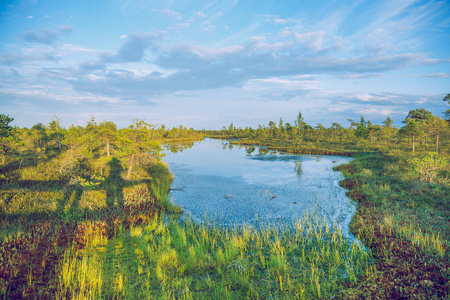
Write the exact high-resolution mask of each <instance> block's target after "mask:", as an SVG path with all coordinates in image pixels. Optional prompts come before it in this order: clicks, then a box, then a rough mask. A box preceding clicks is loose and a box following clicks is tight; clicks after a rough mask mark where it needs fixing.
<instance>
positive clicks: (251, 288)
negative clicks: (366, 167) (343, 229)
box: [58, 217, 371, 299]
mask: <svg viewBox="0 0 450 300" xmlns="http://www.w3.org/2000/svg"><path fill="white" fill-rule="evenodd" d="M289 228H290V229H289ZM88 244H89V243H88ZM65 257H67V258H66V259H65V260H64V262H63V264H62V270H63V272H62V274H61V275H60V287H59V292H58V297H60V298H64V297H68V295H70V296H71V297H75V298H78V299H110V298H119V299H147V298H165V299H171V298H186V299H211V298H215V299H223V298H227V299H242V298H269V297H272V298H290V299H308V298H309V299H311V298H331V297H339V296H342V295H341V294H340V292H341V289H342V287H343V283H344V282H346V281H349V282H356V280H357V278H358V276H360V275H362V274H367V273H369V272H370V271H371V267H370V257H371V255H370V252H367V251H366V250H365V249H363V248H362V247H361V246H360V245H359V244H358V243H353V244H350V243H349V241H348V240H347V239H346V238H345V237H343V236H342V234H341V233H340V231H339V230H337V229H336V228H335V229H334V230H330V229H329V227H328V226H327V224H324V223H323V222H321V221H314V220H313V219H311V218H308V217H306V218H304V219H300V220H298V221H297V222H296V223H295V224H291V225H290V226H286V224H284V225H273V224H272V225H268V226H264V227H262V229H254V228H250V227H235V228H228V229H225V228H218V227H215V226H207V225H198V224H195V223H192V222H191V221H190V220H187V221H184V222H179V221H175V220H172V221H168V222H164V221H163V218H155V220H154V221H153V222H151V223H149V224H147V225H145V226H134V227H132V228H130V231H129V232H122V233H121V234H119V235H118V237H117V238H114V239H111V240H108V241H107V243H106V244H104V245H102V246H101V247H98V245H95V244H92V245H91V246H89V247H87V248H85V249H83V250H82V251H75V252H72V250H68V252H67V254H66V256H65ZM76 257H79V259H75V258H76ZM87 262H89V268H86V267H85V266H86V264H87ZM94 296H95V297H94Z"/></svg>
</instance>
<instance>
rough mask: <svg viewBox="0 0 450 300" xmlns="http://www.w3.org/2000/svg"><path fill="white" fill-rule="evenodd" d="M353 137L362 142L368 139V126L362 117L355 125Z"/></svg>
mask: <svg viewBox="0 0 450 300" xmlns="http://www.w3.org/2000/svg"><path fill="white" fill-rule="evenodd" d="M355 136H356V137H357V138H359V139H362V140H367V139H368V138H369V130H368V124H367V122H366V120H365V119H364V117H363V116H361V118H360V120H359V123H358V124H357V125H356V131H355Z"/></svg>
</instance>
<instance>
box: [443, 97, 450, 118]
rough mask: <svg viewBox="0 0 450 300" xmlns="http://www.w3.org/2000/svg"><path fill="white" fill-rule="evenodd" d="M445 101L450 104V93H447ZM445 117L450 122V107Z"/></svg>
mask: <svg viewBox="0 0 450 300" xmlns="http://www.w3.org/2000/svg"><path fill="white" fill-rule="evenodd" d="M442 100H443V101H444V102H447V104H448V105H450V94H447V95H446V96H445V97H444V99H442ZM444 119H446V120H447V122H449V123H450V109H447V110H446V111H445V112H444Z"/></svg>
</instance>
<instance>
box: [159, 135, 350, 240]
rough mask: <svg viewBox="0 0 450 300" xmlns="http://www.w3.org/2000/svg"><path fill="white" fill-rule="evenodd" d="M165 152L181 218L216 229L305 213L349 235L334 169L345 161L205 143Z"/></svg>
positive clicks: (211, 141)
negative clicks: (182, 210)
mask: <svg viewBox="0 0 450 300" xmlns="http://www.w3.org/2000/svg"><path fill="white" fill-rule="evenodd" d="M189 147H190V148H186V149H182V147H180V146H178V147H175V146H173V147H172V150H174V148H176V150H175V151H176V153H174V152H172V151H170V150H169V149H167V150H166V157H165V158H164V159H163V160H164V161H166V162H167V163H168V165H169V170H170V172H171V173H172V174H173V175H174V180H173V183H172V189H173V190H172V191H171V198H172V200H173V202H174V203H175V204H177V205H180V206H181V207H182V208H183V209H184V211H185V214H186V215H189V216H190V217H191V218H192V219H193V220H195V221H198V222H210V223H215V224H217V225H240V224H249V225H255V224H260V223H261V222H262V223H269V222H270V223H279V222H287V223H289V222H291V221H292V219H294V220H295V219H298V218H299V217H302V216H303V215H304V214H305V213H306V214H308V215H309V216H312V217H315V218H317V219H321V220H323V219H325V221H326V222H327V223H328V224H330V226H331V225H332V224H334V225H336V226H338V227H339V228H341V230H342V232H343V234H344V235H347V236H348V224H349V223H350V220H351V218H352V216H353V214H354V213H355V211H356V206H355V203H354V202H352V201H351V200H350V199H349V198H348V197H347V196H346V195H345V190H344V189H343V188H341V187H340V186H339V180H341V179H342V178H343V176H342V174H341V173H339V172H337V171H333V166H337V165H340V164H343V163H347V162H349V161H350V160H351V158H349V157H341V156H318V155H292V154H286V153H280V152H274V151H269V150H267V149H266V148H264V147H256V146H255V147H243V146H242V147H241V146H233V145H232V144H229V143H228V142H226V141H221V140H214V139H205V140H203V141H201V142H195V143H194V144H191V145H190V146H189Z"/></svg>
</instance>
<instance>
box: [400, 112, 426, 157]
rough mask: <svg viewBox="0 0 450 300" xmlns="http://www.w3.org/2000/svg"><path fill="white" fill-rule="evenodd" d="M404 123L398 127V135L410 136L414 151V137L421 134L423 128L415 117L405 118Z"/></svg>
mask: <svg viewBox="0 0 450 300" xmlns="http://www.w3.org/2000/svg"><path fill="white" fill-rule="evenodd" d="M404 122H405V123H406V125H405V126H404V127H402V128H400V131H399V133H400V135H405V136H408V137H411V141H412V151H413V152H414V151H415V137H416V136H418V135H420V134H422V133H423V130H422V127H421V126H420V125H421V124H420V122H418V121H416V120H415V119H410V118H406V119H405V121H404Z"/></svg>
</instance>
